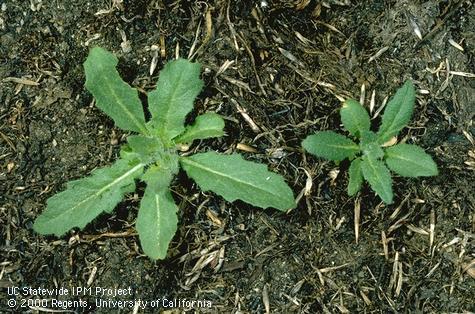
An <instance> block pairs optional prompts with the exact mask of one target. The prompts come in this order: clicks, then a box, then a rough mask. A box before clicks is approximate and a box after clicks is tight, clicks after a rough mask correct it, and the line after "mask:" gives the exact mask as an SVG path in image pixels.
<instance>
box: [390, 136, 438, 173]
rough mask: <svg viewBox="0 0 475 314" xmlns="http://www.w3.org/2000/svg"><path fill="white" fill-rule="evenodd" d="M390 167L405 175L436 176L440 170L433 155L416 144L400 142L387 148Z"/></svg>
mask: <svg viewBox="0 0 475 314" xmlns="http://www.w3.org/2000/svg"><path fill="white" fill-rule="evenodd" d="M385 155H386V159H385V160H386V164H387V165H388V167H389V169H391V170H392V171H394V172H396V173H397V174H399V175H401V176H403V177H422V176H436V175H437V174H438V173H439V171H438V170H437V165H436V164H435V162H434V160H432V157H431V156H430V155H428V154H427V153H426V152H425V151H424V150H423V149H422V148H420V147H419V146H416V145H409V144H398V145H395V146H392V147H389V148H387V149H386V152H385Z"/></svg>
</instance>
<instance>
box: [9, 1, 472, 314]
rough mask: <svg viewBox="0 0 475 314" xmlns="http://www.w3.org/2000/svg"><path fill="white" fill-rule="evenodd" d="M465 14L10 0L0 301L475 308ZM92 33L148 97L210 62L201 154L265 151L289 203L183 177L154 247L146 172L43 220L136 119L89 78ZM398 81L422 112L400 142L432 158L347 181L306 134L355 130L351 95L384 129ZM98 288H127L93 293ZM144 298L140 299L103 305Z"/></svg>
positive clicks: (68, 308)
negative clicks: (51, 221)
mask: <svg viewBox="0 0 475 314" xmlns="http://www.w3.org/2000/svg"><path fill="white" fill-rule="evenodd" d="M474 30H475V5H474V3H473V1H463V0H460V1H456V0H453V1H452V0H447V1H444V0H428V1H408V0H396V1H389V0H377V1H349V0H343V1H338V0H327V1H305V0H302V1H271V0H267V1H266V0H262V1H244V0H237V1H210V2H206V1H196V2H195V1H181V0H177V1H159V0H152V1H145V0H136V1H126V0H124V1H123V0H112V1H84V0H80V1H71V0H68V1H42V0H30V1H20V0H2V1H0V35H1V37H0V299H1V301H0V312H1V313H21V312H25V313H26V312H32V313H37V312H41V311H52V310H54V311H58V312H63V311H64V312H67V313H72V312H74V313H162V312H163V313H179V312H187V311H191V312H193V311H196V312H203V313H266V312H272V313H360V312H362V313H400V312H406V313H443V312H458V313H469V312H470V311H475V303H474V301H473V300H474V295H475V249H474V247H475V241H474V235H475V210H474V208H475V194H474V193H473V190H474V181H475V141H474V138H475V125H474V124H473V120H474V115H475V101H474V99H475V75H474V73H475V32H474ZM93 46H101V47H104V48H106V49H108V50H109V51H112V52H114V53H115V54H116V55H117V56H118V57H119V66H118V67H119V72H120V73H121V75H122V77H123V78H124V80H126V81H127V82H128V83H129V84H131V85H132V86H134V87H136V88H137V89H138V90H139V91H141V92H142V94H143V95H145V94H144V93H145V92H146V91H149V90H151V89H153V88H154V86H155V83H156V80H157V78H158V73H159V70H160V69H161V68H162V67H163V65H164V64H165V63H166V62H167V61H169V60H172V59H174V58H175V57H176V56H181V57H185V58H191V59H193V60H195V61H198V62H200V63H201V65H202V67H203V72H202V78H203V80H204V81H205V87H204V89H203V91H202V93H201V94H200V96H199V98H198V100H197V102H196V104H195V112H194V113H193V114H192V115H191V116H190V120H191V119H192V118H193V117H194V116H195V115H196V114H197V113H203V112H208V111H213V112H217V113H219V114H221V115H222V116H224V117H225V119H226V133H227V136H226V137H224V138H221V139H214V140H205V141H201V142H199V143H198V142H197V143H195V144H194V145H193V146H192V147H190V150H192V151H200V152H204V151H207V150H211V149H213V150H216V151H219V152H226V153H229V152H234V151H236V152H239V153H242V154H243V155H245V157H246V159H248V160H254V161H258V162H262V163H266V164H267V165H269V168H270V169H271V170H272V171H275V172H278V173H281V174H283V175H284V176H285V179H286V180H287V182H288V183H289V185H290V186H291V187H292V188H293V190H294V192H295V195H296V196H297V197H298V207H297V208H295V209H293V210H292V211H290V212H288V213H286V214H283V213H280V212H277V211H276V210H273V209H266V210H260V209H258V208H253V207H252V206H249V205H246V204H245V203H242V202H235V203H228V202H226V201H224V200H223V199H222V198H221V197H219V196H217V195H215V194H213V193H208V192H202V191H201V190H199V188H198V187H197V186H196V185H195V184H194V183H193V182H192V181H191V180H189V179H187V178H186V176H185V174H180V175H179V176H178V177H177V178H176V179H175V181H174V182H173V185H172V189H173V194H174V195H173V196H174V198H175V200H176V202H177V204H179V208H180V212H179V229H178V232H177V234H176V236H175V237H174V239H173V242H172V244H171V246H170V249H169V254H168V257H167V258H166V259H165V260H163V261H152V260H150V259H148V258H147V257H146V256H144V255H143V252H142V251H141V249H140V244H139V241H138V237H137V234H136V232H135V230H134V223H135V218H136V214H137V208H138V204H139V199H140V196H141V195H142V194H143V186H140V185H139V188H138V189H137V191H136V193H134V194H130V195H128V196H127V197H126V199H124V201H123V202H121V203H120V205H119V206H118V207H117V208H116V210H115V211H114V212H113V214H104V215H101V216H100V217H99V218H98V219H96V220H94V221H93V222H92V223H91V224H89V225H88V226H87V227H86V228H85V229H84V230H73V231H71V232H70V233H68V235H66V236H64V237H62V238H56V237H52V236H51V237H50V236H48V237H45V236H41V235H38V234H36V233H35V232H34V231H33V230H32V224H33V222H34V219H35V218H36V217H37V216H38V215H39V214H40V213H41V212H42V211H43V210H44V209H45V206H46V200H47V199H48V198H49V197H51V196H52V195H54V194H55V193H57V192H59V191H62V190H63V189H64V188H65V184H66V183H67V182H68V181H70V180H72V179H77V178H81V177H84V176H87V175H88V174H89V173H90V172H91V171H92V170H94V169H96V168H99V167H102V166H106V165H110V164H111V163H112V162H113V161H114V160H115V159H116V158H117V154H118V151H119V148H120V145H121V144H123V143H124V141H125V137H126V135H127V134H124V133H123V131H121V130H120V129H118V128H116V127H115V126H114V124H113V122H112V121H111V119H109V118H108V117H107V116H106V115H105V114H103V113H102V112H101V111H100V110H99V109H97V108H96V107H95V106H94V104H93V98H92V96H91V95H90V93H88V92H87V90H86V89H85V88H84V80H85V77H84V70H83V67H82V63H83V62H84V60H85V58H86V56H87V54H88V50H89V49H90V47H93ZM154 58H155V60H157V61H158V63H157V66H156V68H155V69H151V63H152V60H153V59H154ZM151 70H152V71H151ZM151 72H152V73H151ZM406 79H412V80H413V81H414V83H415V85H416V88H417V101H416V109H415V112H414V115H413V119H412V120H411V123H410V125H409V127H408V128H405V129H404V130H403V131H402V133H401V134H400V135H399V138H398V140H399V141H406V142H408V143H414V144H417V145H420V146H421V147H423V148H424V149H425V150H426V151H427V152H428V153H429V154H430V155H431V156H432V157H433V158H434V160H435V161H436V163H437V165H438V167H439V172H440V174H439V175H438V176H437V177H431V178H418V179H411V178H402V177H397V176H396V177H395V178H394V183H393V188H394V193H395V202H394V204H392V205H389V206H385V205H384V204H383V203H382V202H381V200H380V199H379V198H378V197H377V196H375V194H374V193H373V192H372V191H371V190H370V189H369V187H368V186H365V187H364V188H363V189H362V190H361V192H360V193H359V194H358V195H357V196H356V197H349V196H348V195H347V194H346V184H347V182H348V171H347V170H348V164H347V163H341V164H340V165H336V164H335V163H333V162H329V161H325V160H323V159H319V158H314V157H313V156H311V155H308V154H305V153H304V152H303V150H302V149H301V144H300V143H301V141H302V140H303V139H304V138H305V137H306V136H307V135H309V134H312V133H314V132H315V131H318V130H335V131H337V132H340V133H344V132H345V131H344V130H343V129H342V126H341V125H340V120H339V112H338V109H339V108H340V106H341V100H343V99H346V98H348V97H352V98H354V99H361V100H362V101H363V103H364V105H365V106H366V107H367V108H368V110H369V109H371V113H372V116H373V117H374V119H373V122H374V126H377V125H378V124H379V121H380V116H381V115H380V114H379V112H378V109H380V108H381V106H382V104H383V103H384V102H385V100H387V97H390V96H391V95H392V94H393V93H394V91H395V90H396V89H397V88H398V87H399V86H401V85H402V83H403V82H404V81H405V80H406ZM372 99H373V100H374V101H372ZM144 100H145V98H144ZM371 104H374V108H370V107H372V105H371ZM13 287H18V288H19V289H24V288H28V287H31V288H33V289H37V288H40V287H41V288H49V289H51V288H58V289H60V288H64V289H69V291H70V293H71V292H72V289H73V288H77V287H84V288H91V291H89V290H85V293H83V294H79V295H78V293H76V294H75V295H68V296H61V295H54V296H44V295H43V296H35V295H34V293H35V291H23V290H15V289H14V288H13ZM101 287H102V288H107V289H123V290H121V291H122V292H124V293H127V294H126V295H123V296H115V297H114V296H112V295H109V294H110V293H112V291H111V290H101V291H102V292H103V293H105V295H98V294H96V292H97V291H96V290H95V289H96V288H101ZM129 287H130V290H125V289H128V288H129ZM115 291H117V290H115ZM89 292H91V293H89ZM97 293H100V292H97ZM45 299H46V300H47V301H51V300H52V299H58V300H62V301H71V302H73V301H74V302H75V303H71V304H69V305H68V304H63V307H62V308H61V306H59V305H56V307H55V306H53V305H52V303H51V302H49V303H48V302H46V303H42V302H41V300H45ZM139 299H140V300H143V301H147V302H148V306H147V307H146V308H145V309H142V308H140V307H137V306H136V305H135V304H132V306H131V305H130V304H122V305H117V304H113V303H112V302H115V301H119V300H122V301H124V300H128V301H130V300H132V301H133V300H139ZM164 299H166V300H169V301H170V300H173V299H176V303H174V304H171V303H167V302H168V301H167V302H165V301H164ZM11 300H13V301H11ZM97 300H102V301H109V303H107V304H106V305H104V303H103V304H99V303H97ZM198 300H199V301H201V304H200V305H199V306H198V305H196V304H195V305H193V306H191V304H190V303H189V302H188V303H187V301H198ZM80 301H81V302H87V305H84V303H80ZM153 301H155V302H154V303H153ZM8 302H14V303H15V304H16V305H15V304H13V303H8ZM137 304H138V303H137ZM207 305H209V307H207ZM200 306H201V307H200Z"/></svg>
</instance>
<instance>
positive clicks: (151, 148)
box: [127, 135, 164, 163]
mask: <svg viewBox="0 0 475 314" xmlns="http://www.w3.org/2000/svg"><path fill="white" fill-rule="evenodd" d="M127 143H128V146H129V147H130V149H131V153H136V154H137V157H138V158H139V159H140V161H142V162H144V163H150V162H152V161H156V160H159V159H160V158H161V155H162V153H163V151H164V147H163V143H162V142H161V141H160V139H158V138H156V137H149V136H143V135H131V136H129V137H127Z"/></svg>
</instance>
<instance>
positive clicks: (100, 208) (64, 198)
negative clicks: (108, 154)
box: [33, 159, 144, 236]
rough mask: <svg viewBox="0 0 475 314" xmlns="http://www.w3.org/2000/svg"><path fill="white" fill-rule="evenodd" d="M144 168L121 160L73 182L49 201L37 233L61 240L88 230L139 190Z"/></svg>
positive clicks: (34, 226)
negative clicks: (137, 185)
mask: <svg viewBox="0 0 475 314" xmlns="http://www.w3.org/2000/svg"><path fill="white" fill-rule="evenodd" d="M143 167H144V164H141V163H135V164H130V163H129V161H127V160H123V159H119V160H118V161H116V162H115V163H114V164H113V165H112V166H110V167H106V168H101V169H98V170H95V171H93V172H92V175H91V176H89V177H87V178H83V179H79V180H75V181H71V182H69V183H68V184H67V189H66V190H65V191H63V192H61V193H58V194H56V195H54V196H52V197H50V198H49V199H48V201H47V208H46V210H45V211H44V212H43V213H42V214H41V215H40V216H39V217H38V218H37V219H36V220H35V223H34V225H33V229H34V230H35V231H36V232H38V233H41V234H55V235H57V236H61V235H63V234H64V233H66V232H67V231H68V230H70V229H72V228H74V227H79V228H80V229H82V228H84V227H85V226H86V225H87V224H88V223H89V222H91V221H92V220H93V219H94V218H96V217H97V216H98V215H99V214H101V213H102V212H108V213H110V212H112V210H113V209H114V208H115V206H116V205H117V203H119V202H120V201H121V200H122V197H123V196H124V194H125V193H129V192H132V191H133V190H134V189H135V182H134V179H135V178H137V177H139V176H140V175H141V174H142V171H143Z"/></svg>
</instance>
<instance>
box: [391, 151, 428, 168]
mask: <svg viewBox="0 0 475 314" xmlns="http://www.w3.org/2000/svg"><path fill="white" fill-rule="evenodd" d="M386 158H392V159H400V160H404V161H406V162H408V163H410V164H412V165H415V166H417V167H420V168H423V169H425V170H432V169H431V168H430V167H426V163H425V162H424V163H422V164H418V163H417V162H415V161H414V160H412V159H408V158H404V156H401V155H393V154H391V153H389V154H388V156H387V157H386Z"/></svg>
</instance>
